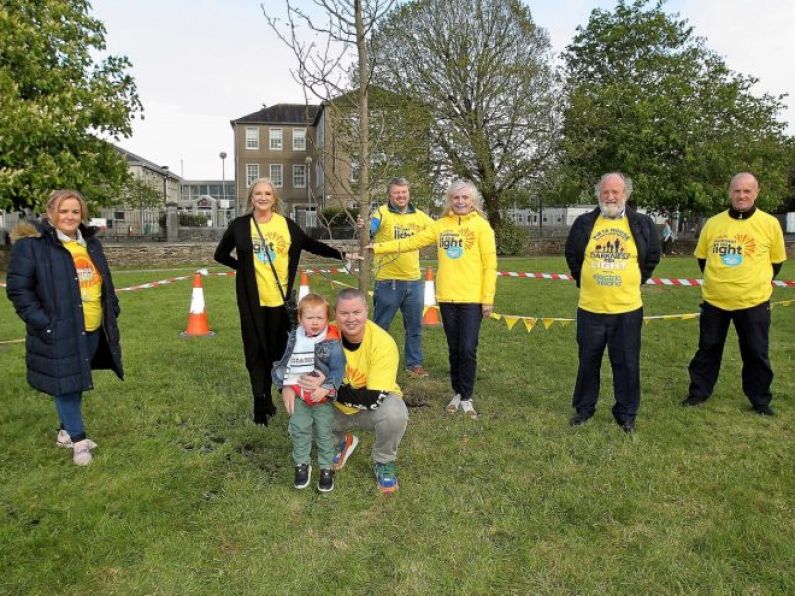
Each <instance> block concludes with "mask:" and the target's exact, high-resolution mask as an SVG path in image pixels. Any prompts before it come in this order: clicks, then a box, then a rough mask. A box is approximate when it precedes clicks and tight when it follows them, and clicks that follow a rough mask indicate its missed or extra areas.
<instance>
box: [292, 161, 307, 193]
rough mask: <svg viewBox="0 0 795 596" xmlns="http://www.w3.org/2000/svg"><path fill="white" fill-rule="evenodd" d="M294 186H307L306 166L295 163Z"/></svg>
mask: <svg viewBox="0 0 795 596" xmlns="http://www.w3.org/2000/svg"><path fill="white" fill-rule="evenodd" d="M293 188H306V166H305V165H303V164H296V165H293Z"/></svg>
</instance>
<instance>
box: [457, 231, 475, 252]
mask: <svg viewBox="0 0 795 596" xmlns="http://www.w3.org/2000/svg"><path fill="white" fill-rule="evenodd" d="M460 233H461V239H462V240H463V241H464V248H466V249H469V248H472V247H473V246H475V232H473V231H472V230H470V229H469V228H463V229H462V230H461V232H460Z"/></svg>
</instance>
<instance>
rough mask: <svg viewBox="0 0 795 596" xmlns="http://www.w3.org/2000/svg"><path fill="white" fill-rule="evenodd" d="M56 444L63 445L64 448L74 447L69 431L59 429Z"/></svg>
mask: <svg viewBox="0 0 795 596" xmlns="http://www.w3.org/2000/svg"><path fill="white" fill-rule="evenodd" d="M55 445H56V446H57V447H63V448H64V449H71V448H72V447H74V445H73V444H72V437H70V436H69V433H68V432H66V431H65V430H64V429H61V430H59V431H58V438H57V439H55Z"/></svg>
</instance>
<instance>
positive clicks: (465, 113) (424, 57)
mask: <svg viewBox="0 0 795 596" xmlns="http://www.w3.org/2000/svg"><path fill="white" fill-rule="evenodd" d="M549 50H550V45H549V39H548V36H547V34H546V32H545V31H544V30H543V29H541V28H539V27H537V26H536V24H535V23H534V22H533V19H532V16H531V14H530V10H529V9H528V8H527V7H526V6H525V5H524V4H523V3H522V2H520V1H519V0H414V1H411V2H408V3H406V4H405V5H403V6H402V7H401V8H399V9H398V10H396V11H394V12H392V13H391V14H390V15H389V16H388V17H387V19H386V20H385V21H384V23H383V24H382V25H381V26H380V27H379V30H378V32H377V33H376V35H375V36H374V41H373V51H372V54H373V56H374V58H373V65H374V75H373V76H374V79H375V81H376V83H377V84H378V85H379V86H382V87H383V88H385V89H389V90H390V91H394V92H396V93H398V94H401V95H404V96H406V97H411V98H414V99H415V100H416V101H419V102H422V103H423V104H424V106H425V109H427V110H428V111H429V113H430V135H429V136H430V141H431V149H432V151H431V159H432V161H433V164H434V166H435V167H436V170H437V172H438V174H439V175H440V178H441V179H442V180H444V179H449V178H451V177H465V178H469V179H471V180H472V181H474V182H475V183H476V184H477V186H478V187H479V189H480V191H481V193H482V194H483V198H484V203H485V207H486V210H487V212H488V216H489V219H490V220H491V222H492V224H493V225H494V226H495V228H498V227H499V226H500V223H501V220H500V210H501V209H502V208H503V207H504V206H505V205H503V203H504V202H505V201H504V198H505V194H506V193H507V192H508V191H511V190H515V189H518V188H522V187H524V186H526V185H528V183H532V181H534V180H537V179H538V178H540V177H541V176H542V175H543V173H544V172H545V170H546V169H547V168H548V166H549V165H550V163H551V161H552V159H553V157H554V155H555V150H556V146H557V142H558V133H559V121H560V119H559V116H558V114H559V112H558V105H557V104H558V89H557V86H556V79H555V73H554V71H553V69H552V68H551V66H550V55H549Z"/></svg>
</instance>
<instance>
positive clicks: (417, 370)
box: [406, 364, 428, 379]
mask: <svg viewBox="0 0 795 596" xmlns="http://www.w3.org/2000/svg"><path fill="white" fill-rule="evenodd" d="M406 372H407V373H409V376H410V377H411V378H412V379H424V378H425V377H427V376H428V371H427V370H425V369H424V368H422V365H421V364H418V365H417V366H412V367H411V368H407V369H406Z"/></svg>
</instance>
